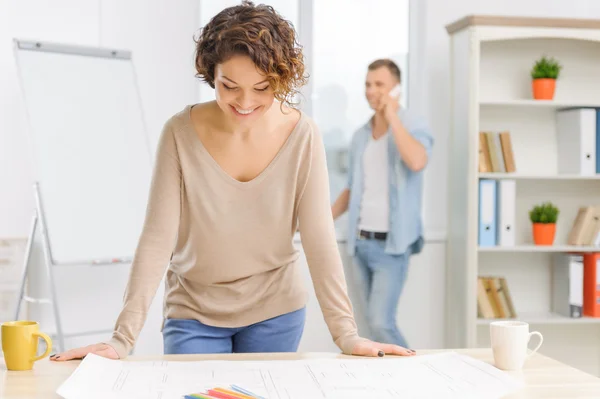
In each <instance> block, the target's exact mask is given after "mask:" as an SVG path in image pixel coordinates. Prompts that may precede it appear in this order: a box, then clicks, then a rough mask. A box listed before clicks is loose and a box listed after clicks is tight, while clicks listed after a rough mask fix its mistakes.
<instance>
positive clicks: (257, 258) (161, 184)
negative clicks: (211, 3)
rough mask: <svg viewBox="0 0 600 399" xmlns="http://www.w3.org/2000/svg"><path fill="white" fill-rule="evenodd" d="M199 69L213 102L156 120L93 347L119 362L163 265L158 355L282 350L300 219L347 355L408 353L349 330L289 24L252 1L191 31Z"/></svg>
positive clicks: (299, 317) (298, 307) (297, 308)
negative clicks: (130, 236) (129, 244)
mask: <svg viewBox="0 0 600 399" xmlns="http://www.w3.org/2000/svg"><path fill="white" fill-rule="evenodd" d="M196 68H197V71H198V76H199V77H201V78H202V79H203V80H204V81H205V82H207V83H208V84H209V85H210V86H211V87H213V88H214V89H215V93H216V101H212V102H208V103H202V104H198V105H195V106H187V107H186V108H185V109H184V110H182V111H181V112H179V113H177V114H176V115H174V116H173V117H172V118H171V119H170V120H169V121H167V123H166V124H165V126H164V129H163V132H162V134H161V138H160V141H159V144H158V148H157V154H156V163H155V166H154V173H153V179H152V185H151V190H150V196H149V201H148V207H147V213H146V220H145V223H144V228H143V231H142V235H141V237H140V241H139V244H138V248H137V250H136V253H135V257H134V261H133V264H132V269H131V274H130V278H129V283H128V286H127V290H126V292H125V297H124V306H123V309H122V311H121V314H120V315H119V318H118V320H117V322H116V326H115V331H114V334H113V337H112V339H111V340H110V341H108V342H106V343H100V344H96V345H90V346H87V347H84V348H78V349H73V350H69V351H67V352H65V353H61V354H58V355H55V356H53V357H52V360H58V361H63V360H69V359H74V358H81V357H83V356H85V355H86V354H88V353H95V354H97V355H100V356H104V357H108V358H111V359H119V358H120V359H123V358H125V357H126V356H127V355H128V354H129V352H130V351H131V349H132V348H133V346H134V343H135V340H136V338H137V336H138V334H139V332H140V330H141V329H142V326H143V324H144V321H145V319H146V315H147V311H148V308H149V306H150V303H151V301H152V298H153V296H154V295H155V293H156V289H157V286H158V284H159V282H160V281H161V279H162V277H163V274H164V271H165V268H166V267H167V265H168V270H167V273H166V289H165V299H164V319H165V321H164V324H163V330H162V332H163V338H164V352H165V353H166V354H180V353H227V352H293V351H296V350H297V348H298V344H299V341H300V338H301V336H302V331H303V328H304V320H305V302H306V292H305V289H304V287H303V286H302V280H301V277H300V275H299V267H300V263H299V262H298V256H299V255H298V252H297V251H296V250H295V249H294V246H293V235H294V232H295V231H296V229H297V226H298V224H299V226H300V233H301V235H302V243H303V247H304V250H305V253H306V257H307V262H308V265H309V267H310V272H311V276H312V280H313V282H314V286H315V291H316V294H317V297H318V299H319V303H320V305H321V309H322V311H323V315H324V317H325V320H326V322H327V325H328V328H329V330H330V332H331V335H332V337H333V339H334V341H335V343H336V344H337V345H338V346H339V347H340V349H341V350H342V351H343V352H344V353H346V354H354V355H366V356H383V355H384V353H390V354H397V355H413V354H414V352H413V351H411V350H408V349H405V348H402V347H399V346H394V345H386V344H382V343H376V342H372V341H369V340H366V339H362V338H360V337H359V336H358V335H357V330H356V324H355V321H354V318H353V314H352V307H351V304H350V301H349V299H348V296H347V293H346V283H345V280H344V273H343V268H342V263H341V259H340V255H339V252H338V249H337V244H336V240H335V234H334V226H333V222H332V219H331V208H330V204H329V184H328V175H327V169H326V163H325V153H324V147H323V142H322V139H321V137H320V136H319V134H318V131H317V129H316V127H315V125H314V123H313V122H312V121H311V120H310V119H309V118H308V117H307V116H306V115H305V114H303V113H302V112H300V111H298V110H296V109H294V108H293V107H292V106H291V105H292V104H291V99H292V97H293V96H294V95H295V94H296V93H297V89H298V88H299V87H300V86H302V85H303V84H304V83H305V82H306V79H305V76H304V65H303V56H302V52H301V49H300V47H299V46H298V45H297V42H296V35H295V32H294V29H293V27H292V26H291V25H290V23H289V22H287V21H285V20H284V19H283V18H281V16H279V15H278V14H277V13H276V12H275V11H274V10H273V9H272V8H271V7H268V6H263V5H260V6H254V5H253V4H252V3H251V2H244V3H243V4H242V5H238V6H235V7H231V8H227V9H225V10H223V11H221V12H220V13H219V14H218V15H216V16H215V17H214V18H213V19H212V20H211V21H210V22H209V23H208V25H207V26H206V27H205V28H204V29H203V30H202V33H201V35H200V37H199V40H198V42H197V48H196Z"/></svg>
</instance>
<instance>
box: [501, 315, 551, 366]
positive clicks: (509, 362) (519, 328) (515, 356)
mask: <svg viewBox="0 0 600 399" xmlns="http://www.w3.org/2000/svg"><path fill="white" fill-rule="evenodd" d="M533 335H537V336H538V337H539V338H540V342H539V344H538V346H537V347H536V348H535V349H534V350H533V351H531V353H530V354H527V349H528V348H527V347H528V345H529V340H530V339H531V337H532V336H533ZM490 341H491V343H492V351H493V353H494V362H495V365H496V367H498V368H499V369H501V370H520V369H522V368H523V364H525V360H526V359H527V358H528V357H529V356H531V355H533V354H534V353H535V352H537V350H538V349H540V346H542V342H544V337H543V336H542V334H540V333H539V332H537V331H533V332H529V324H528V323H525V322H523V321H494V322H492V323H490Z"/></svg>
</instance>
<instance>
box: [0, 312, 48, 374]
mask: <svg viewBox="0 0 600 399" xmlns="http://www.w3.org/2000/svg"><path fill="white" fill-rule="evenodd" d="M39 338H43V339H44V341H46V352H44V354H43V355H42V356H37V357H36V356H35V355H36V353H37V349H38V341H39ZM51 350H52V340H51V339H50V337H49V336H47V335H46V334H44V333H43V332H41V331H40V325H39V324H38V323H37V322H35V321H9V322H6V323H2V351H3V352H4V361H5V362H6V368H7V369H9V370H17V371H22V370H31V369H32V368H33V362H36V361H38V360H41V359H43V358H45V357H46V356H48V355H49V354H50V351H51Z"/></svg>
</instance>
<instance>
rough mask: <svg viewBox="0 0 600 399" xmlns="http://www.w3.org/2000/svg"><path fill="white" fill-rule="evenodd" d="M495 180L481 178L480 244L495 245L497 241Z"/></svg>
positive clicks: (485, 245)
mask: <svg viewBox="0 0 600 399" xmlns="http://www.w3.org/2000/svg"><path fill="white" fill-rule="evenodd" d="M496 192H497V186H496V181H495V180H488V179H481V180H479V237H478V239H479V246H480V247H493V246H495V245H496V242H497V227H498V213H497V211H496V209H497V207H496Z"/></svg>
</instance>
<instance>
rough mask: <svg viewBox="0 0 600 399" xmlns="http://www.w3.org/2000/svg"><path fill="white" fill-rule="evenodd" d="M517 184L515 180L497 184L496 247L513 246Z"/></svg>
mask: <svg viewBox="0 0 600 399" xmlns="http://www.w3.org/2000/svg"><path fill="white" fill-rule="evenodd" d="M516 197H517V184H516V181H515V180H500V181H499V182H498V199H497V201H496V203H497V204H498V245H500V246H503V247H510V246H514V245H515V212H516V204H515V202H516Z"/></svg>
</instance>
